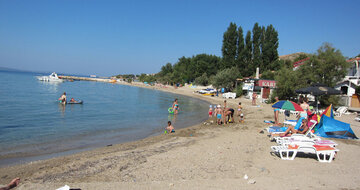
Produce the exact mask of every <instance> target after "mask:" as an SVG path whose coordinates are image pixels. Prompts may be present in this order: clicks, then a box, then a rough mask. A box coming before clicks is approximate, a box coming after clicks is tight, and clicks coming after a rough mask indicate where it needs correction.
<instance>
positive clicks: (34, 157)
mask: <svg viewBox="0 0 360 190" xmlns="http://www.w3.org/2000/svg"><path fill="white" fill-rule="evenodd" d="M77 78H79V77H77ZM80 78H81V79H80V81H86V82H101V83H109V79H99V80H97V78H94V80H88V79H87V78H86V77H80ZM89 79H92V78H89ZM112 84H114V85H127V86H133V87H138V88H146V89H150V90H160V89H154V88H151V87H152V86H150V87H147V86H145V85H142V83H137V82H134V83H133V84H128V83H119V82H118V83H112ZM160 91H161V92H165V93H172V94H177V93H173V92H171V91H166V90H160ZM179 95H181V96H186V97H188V98H192V99H194V98H195V99H197V100H198V101H203V102H206V103H208V101H207V100H206V99H201V98H199V97H192V96H189V95H187V94H179ZM204 118H205V117H204ZM204 121H206V119H203V118H202V119H200V121H198V122H193V123H195V124H189V123H188V124H184V125H182V126H179V127H178V128H177V130H179V129H183V128H188V127H193V126H196V125H198V124H201V123H203V122H204ZM162 132H163V130H162V131H161V132H156V131H153V132H151V133H150V134H149V135H146V136H144V137H140V138H134V139H132V140H125V141H122V142H110V143H108V144H105V145H93V146H91V147H80V148H79V149H64V150H62V151H60V152H48V153H41V154H38V153H33V152H28V153H22V154H21V155H19V153H16V152H15V153H13V154H8V155H5V157H2V162H1V164H0V169H1V168H5V167H11V166H16V165H24V164H27V163H30V162H36V161H42V160H48V159H52V158H57V157H63V156H68V155H73V154H77V153H81V152H86V151H92V150H95V149H99V148H103V147H106V146H109V145H111V146H112V145H117V144H124V143H129V142H136V141H140V140H143V139H146V138H149V137H154V136H159V135H161V134H162ZM16 154H17V155H16Z"/></svg>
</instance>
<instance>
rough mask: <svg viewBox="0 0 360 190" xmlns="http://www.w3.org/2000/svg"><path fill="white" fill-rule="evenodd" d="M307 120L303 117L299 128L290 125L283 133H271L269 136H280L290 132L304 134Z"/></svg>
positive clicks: (306, 128) (307, 128)
mask: <svg viewBox="0 0 360 190" xmlns="http://www.w3.org/2000/svg"><path fill="white" fill-rule="evenodd" d="M307 121H308V120H307V119H303V120H302V121H301V126H300V128H299V129H298V130H296V129H295V127H294V126H292V125H290V126H289V127H288V128H287V130H286V131H285V132H284V133H280V134H272V135H271V136H273V137H274V136H280V137H282V136H286V135H287V134H289V133H290V132H291V133H292V134H305V133H306V132H307V131H308V130H309V127H308V125H307Z"/></svg>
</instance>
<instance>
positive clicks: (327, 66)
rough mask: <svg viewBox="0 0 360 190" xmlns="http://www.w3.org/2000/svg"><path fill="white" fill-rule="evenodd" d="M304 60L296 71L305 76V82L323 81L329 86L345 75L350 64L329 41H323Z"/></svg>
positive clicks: (332, 85)
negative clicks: (304, 62) (312, 53)
mask: <svg viewBox="0 0 360 190" xmlns="http://www.w3.org/2000/svg"><path fill="white" fill-rule="evenodd" d="M306 62H307V63H306V64H304V65H302V66H300V68H299V69H298V70H297V72H299V73H300V74H301V75H303V76H304V77H306V78H307V80H308V81H307V83H308V84H309V83H323V84H325V85H327V86H330V87H334V86H335V84H336V82H338V81H341V80H342V79H343V78H344V77H345V74H346V72H347V69H348V68H349V66H350V64H348V63H347V62H346V59H345V57H344V56H343V55H342V53H341V51H340V50H337V49H335V48H334V47H333V46H332V45H331V44H329V43H324V44H323V45H322V46H321V47H320V48H319V49H318V50H317V53H316V54H314V55H312V56H310V59H309V60H308V61H306Z"/></svg>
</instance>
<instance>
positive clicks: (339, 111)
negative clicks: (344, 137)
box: [334, 106, 347, 117]
mask: <svg viewBox="0 0 360 190" xmlns="http://www.w3.org/2000/svg"><path fill="white" fill-rule="evenodd" d="M346 113H347V107H345V106H341V107H339V108H338V109H337V110H336V111H335V112H334V115H335V116H336V117H341V115H342V114H346Z"/></svg>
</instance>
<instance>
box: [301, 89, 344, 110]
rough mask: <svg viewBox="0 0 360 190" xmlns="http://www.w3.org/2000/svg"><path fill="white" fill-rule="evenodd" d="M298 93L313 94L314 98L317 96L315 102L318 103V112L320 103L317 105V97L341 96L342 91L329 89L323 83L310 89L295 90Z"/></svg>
mask: <svg viewBox="0 0 360 190" xmlns="http://www.w3.org/2000/svg"><path fill="white" fill-rule="evenodd" d="M295 92H296V93H298V94H311V95H313V96H315V102H316V110H317V111H318V110H319V109H318V103H317V96H321V95H337V94H341V91H340V90H336V89H334V88H331V87H328V86H326V85H324V84H321V83H315V84H312V85H311V86H309V87H305V88H300V89H297V90H295Z"/></svg>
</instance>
